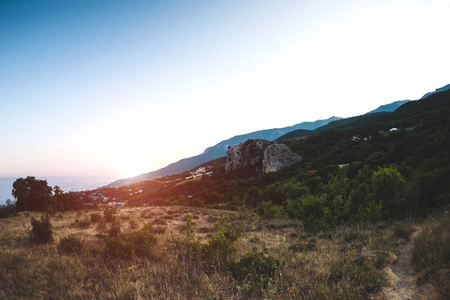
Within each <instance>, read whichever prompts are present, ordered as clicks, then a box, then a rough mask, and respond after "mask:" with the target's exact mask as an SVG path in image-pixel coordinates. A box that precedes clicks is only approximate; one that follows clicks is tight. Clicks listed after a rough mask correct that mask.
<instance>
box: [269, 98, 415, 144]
mask: <svg viewBox="0 0 450 300" xmlns="http://www.w3.org/2000/svg"><path fill="white" fill-rule="evenodd" d="M408 102H410V100H400V101H395V102H392V103H390V104H385V105H381V106H380V107H378V108H377V109H374V110H372V111H370V112H368V113H366V114H364V115H361V116H356V117H350V118H345V119H339V120H335V121H333V122H330V123H328V124H325V125H324V126H321V127H318V128H317V129H315V130H309V131H308V130H303V129H299V130H293V131H291V132H288V133H286V134H285V135H282V136H280V137H279V138H278V139H277V140H276V141H277V142H279V143H284V142H287V141H293V140H299V139H303V138H305V137H307V136H310V135H312V134H317V133H319V132H323V131H327V130H331V129H339V128H344V127H347V126H349V125H351V124H353V125H357V126H362V125H364V124H369V123H372V122H376V121H377V120H378V119H380V118H383V115H384V114H386V113H390V112H393V111H395V110H396V109H397V108H399V107H400V106H402V105H403V104H405V103H408Z"/></svg>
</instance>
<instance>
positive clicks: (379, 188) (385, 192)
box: [371, 166, 407, 218]
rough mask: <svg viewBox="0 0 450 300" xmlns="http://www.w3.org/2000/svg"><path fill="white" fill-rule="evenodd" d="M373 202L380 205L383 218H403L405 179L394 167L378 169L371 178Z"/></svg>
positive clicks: (404, 209)
mask: <svg viewBox="0 0 450 300" xmlns="http://www.w3.org/2000/svg"><path fill="white" fill-rule="evenodd" d="M371 181H372V189H373V194H374V200H375V201H376V202H377V203H380V204H381V207H382V215H383V216H384V217H385V218H390V217H400V216H404V214H405V212H406V207H405V204H406V198H405V193H406V188H407V182H406V179H405V178H404V177H403V176H402V175H401V174H400V172H399V171H398V170H397V168H396V167H395V166H389V167H385V168H379V169H378V170H377V171H375V172H374V173H373V175H372V178H371Z"/></svg>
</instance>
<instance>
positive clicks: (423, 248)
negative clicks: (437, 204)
mask: <svg viewBox="0 0 450 300" xmlns="http://www.w3.org/2000/svg"><path fill="white" fill-rule="evenodd" d="M413 264H414V268H415V269H416V271H418V272H419V275H418V279H417V282H418V284H424V283H426V282H429V281H431V282H433V283H434V285H435V286H436V287H437V288H438V290H439V292H440V294H441V296H442V299H449V298H450V284H449V282H450V272H448V269H449V268H450V216H449V215H445V216H443V217H441V218H440V219H438V220H437V221H435V222H433V224H431V226H427V227H425V228H424V229H423V230H422V233H421V234H420V235H419V236H418V237H417V238H416V239H415V241H414V248H413Z"/></svg>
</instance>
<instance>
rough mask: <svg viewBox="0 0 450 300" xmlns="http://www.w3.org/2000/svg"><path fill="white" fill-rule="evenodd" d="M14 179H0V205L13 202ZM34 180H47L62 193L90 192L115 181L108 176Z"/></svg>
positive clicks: (60, 177)
mask: <svg viewBox="0 0 450 300" xmlns="http://www.w3.org/2000/svg"><path fill="white" fill-rule="evenodd" d="M16 179H17V177H0V205H3V204H5V203H6V200H7V199H11V200H12V201H15V199H14V197H13V196H12V195H11V191H12V185H13V183H14V181H15V180H16ZM36 179H41V180H47V183H48V185H49V186H52V187H54V186H55V185H58V186H59V187H60V188H61V189H62V190H63V191H64V192H75V191H84V190H92V189H95V188H98V187H102V186H105V185H107V184H109V183H111V182H113V181H115V180H117V178H116V177H113V176H108V175H105V176H100V175H96V176H58V177H46V178H41V177H36Z"/></svg>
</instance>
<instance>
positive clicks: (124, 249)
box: [103, 224, 158, 260]
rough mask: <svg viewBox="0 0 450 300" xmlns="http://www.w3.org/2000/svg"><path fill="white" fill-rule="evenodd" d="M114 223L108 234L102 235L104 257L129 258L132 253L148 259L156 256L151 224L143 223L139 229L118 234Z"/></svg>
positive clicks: (155, 240)
mask: <svg viewBox="0 0 450 300" xmlns="http://www.w3.org/2000/svg"><path fill="white" fill-rule="evenodd" d="M114 225H115V224H114ZM114 225H113V227H112V228H111V230H110V232H109V236H107V237H104V242H105V249H104V253H103V254H104V256H105V258H107V259H122V260H130V259H131V258H132V257H133V256H134V255H136V256H139V257H145V258H149V259H157V258H158V256H157V254H156V252H155V250H154V246H155V245H156V242H157V239H156V237H155V236H154V234H153V232H152V227H151V225H150V226H148V225H144V227H142V228H141V229H139V230H135V231H132V232H130V233H128V234H120V227H117V226H114Z"/></svg>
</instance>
